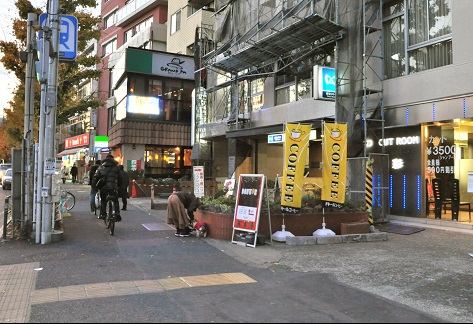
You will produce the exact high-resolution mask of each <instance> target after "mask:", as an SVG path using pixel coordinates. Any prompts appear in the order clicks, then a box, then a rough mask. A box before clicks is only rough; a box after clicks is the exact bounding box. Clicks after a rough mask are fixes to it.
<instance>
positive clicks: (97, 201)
mask: <svg viewBox="0 0 473 324" xmlns="http://www.w3.org/2000/svg"><path fill="white" fill-rule="evenodd" d="M101 203H102V200H101V199H100V191H99V190H97V192H96V193H95V206H94V214H95V215H96V216H97V218H100V204H101ZM97 212H98V213H97Z"/></svg>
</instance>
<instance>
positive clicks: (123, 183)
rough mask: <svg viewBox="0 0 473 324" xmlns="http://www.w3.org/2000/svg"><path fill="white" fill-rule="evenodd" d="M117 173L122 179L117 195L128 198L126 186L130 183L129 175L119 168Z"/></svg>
mask: <svg viewBox="0 0 473 324" xmlns="http://www.w3.org/2000/svg"><path fill="white" fill-rule="evenodd" d="M119 174H120V176H121V179H122V181H121V184H120V187H119V188H118V195H119V196H120V197H127V198H128V186H129V184H130V176H129V174H128V172H126V171H125V170H120V171H119Z"/></svg>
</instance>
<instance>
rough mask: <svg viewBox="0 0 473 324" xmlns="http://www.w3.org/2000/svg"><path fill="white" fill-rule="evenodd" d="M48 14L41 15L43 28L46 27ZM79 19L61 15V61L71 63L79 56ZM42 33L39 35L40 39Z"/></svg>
mask: <svg viewBox="0 0 473 324" xmlns="http://www.w3.org/2000/svg"><path fill="white" fill-rule="evenodd" d="M47 17H48V14H46V13H43V14H41V15H39V25H40V26H41V28H42V27H43V26H45V25H46V18H47ZM77 33H78V22H77V18H76V17H74V16H71V15H61V24H60V30H59V49H58V50H59V60H64V61H71V60H75V58H76V56H77ZM41 37H42V33H40V34H39V38H41Z"/></svg>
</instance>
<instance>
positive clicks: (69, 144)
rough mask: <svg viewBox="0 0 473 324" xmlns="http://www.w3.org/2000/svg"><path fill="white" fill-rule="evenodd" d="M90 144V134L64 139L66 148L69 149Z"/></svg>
mask: <svg viewBox="0 0 473 324" xmlns="http://www.w3.org/2000/svg"><path fill="white" fill-rule="evenodd" d="M86 145H89V134H82V135H78V136H74V137H69V138H66V139H65V140H64V148H65V149H69V148H73V147H80V146H86Z"/></svg>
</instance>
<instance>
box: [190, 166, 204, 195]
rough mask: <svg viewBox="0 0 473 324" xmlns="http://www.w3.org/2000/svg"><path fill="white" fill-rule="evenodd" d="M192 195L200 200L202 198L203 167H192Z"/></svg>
mask: <svg viewBox="0 0 473 324" xmlns="http://www.w3.org/2000/svg"><path fill="white" fill-rule="evenodd" d="M193 169H194V195H195V196H196V197H197V198H202V197H203V196H204V191H205V187H204V167H203V166H194V167H193Z"/></svg>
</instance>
